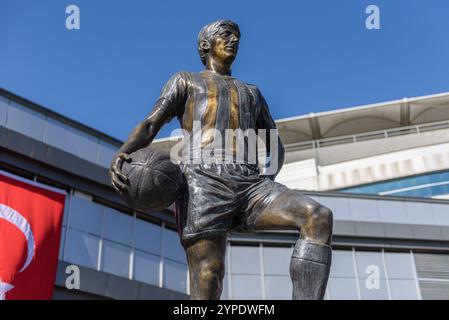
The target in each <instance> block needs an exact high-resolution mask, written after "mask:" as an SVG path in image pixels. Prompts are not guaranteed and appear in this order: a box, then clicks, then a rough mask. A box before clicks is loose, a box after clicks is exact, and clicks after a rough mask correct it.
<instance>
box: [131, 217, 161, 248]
mask: <svg viewBox="0 0 449 320" xmlns="http://www.w3.org/2000/svg"><path fill="white" fill-rule="evenodd" d="M135 223H136V224H135V246H136V248H138V249H141V250H144V251H147V252H151V253H155V254H157V255H160V254H161V233H162V228H161V226H160V225H156V224H153V223H149V222H146V221H144V220H141V219H136V221H135Z"/></svg>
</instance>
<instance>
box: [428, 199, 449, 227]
mask: <svg viewBox="0 0 449 320" xmlns="http://www.w3.org/2000/svg"><path fill="white" fill-rule="evenodd" d="M432 209H433V213H434V214H435V219H436V221H437V223H438V225H440V226H449V205H448V204H440V203H432Z"/></svg>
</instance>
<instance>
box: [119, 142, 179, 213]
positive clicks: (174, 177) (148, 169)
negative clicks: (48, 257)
mask: <svg viewBox="0 0 449 320" xmlns="http://www.w3.org/2000/svg"><path fill="white" fill-rule="evenodd" d="M129 157H130V158H131V161H130V162H126V161H124V162H123V164H122V168H121V170H122V173H123V174H124V175H125V176H126V177H127V178H128V180H129V190H128V192H127V193H125V194H124V195H123V197H124V200H125V201H126V202H127V203H128V204H129V205H130V206H131V207H133V208H134V209H136V210H141V211H148V210H161V209H164V208H167V207H168V206H170V205H171V204H172V203H173V202H174V201H175V200H176V198H177V197H178V195H179V193H180V192H181V189H182V188H183V186H184V175H183V174H182V172H181V169H180V168H179V166H178V165H177V164H176V163H173V162H172V161H171V160H170V155H169V154H168V153H167V152H164V151H161V150H157V149H155V148H152V147H146V148H143V149H140V150H138V151H136V152H133V153H131V154H130V155H129Z"/></svg>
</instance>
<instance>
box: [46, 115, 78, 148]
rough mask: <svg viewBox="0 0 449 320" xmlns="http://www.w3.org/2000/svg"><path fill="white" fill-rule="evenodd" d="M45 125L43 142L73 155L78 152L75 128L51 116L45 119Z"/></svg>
mask: <svg viewBox="0 0 449 320" xmlns="http://www.w3.org/2000/svg"><path fill="white" fill-rule="evenodd" d="M46 125H47V128H46V129H45V137H44V142H46V143H48V144H50V145H52V146H55V147H57V148H59V149H61V150H64V151H67V152H69V153H71V154H74V155H76V154H77V153H78V144H79V143H78V136H77V134H76V133H75V129H73V128H71V127H69V126H68V125H66V124H64V123H61V122H59V121H56V120H54V119H52V118H48V119H47V123H46Z"/></svg>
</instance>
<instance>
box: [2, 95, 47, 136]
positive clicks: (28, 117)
mask: <svg viewBox="0 0 449 320" xmlns="http://www.w3.org/2000/svg"><path fill="white" fill-rule="evenodd" d="M6 127H7V128H9V129H11V130H14V131H17V132H20V133H22V134H24V135H26V136H29V137H32V138H34V139H36V140H39V141H42V139H43V137H44V127H45V116H44V115H43V114H41V113H38V112H36V111H34V110H31V109H28V108H26V107H24V106H22V105H20V104H18V103H16V102H11V103H10V105H9V110H8V119H7V122H6Z"/></svg>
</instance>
